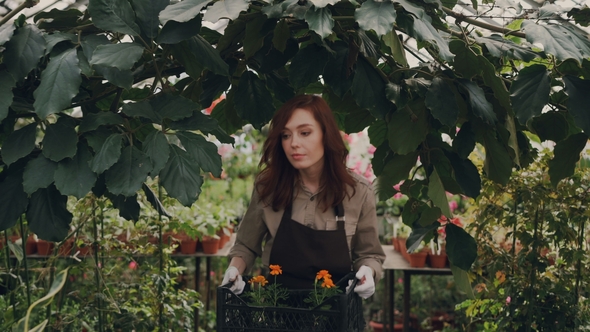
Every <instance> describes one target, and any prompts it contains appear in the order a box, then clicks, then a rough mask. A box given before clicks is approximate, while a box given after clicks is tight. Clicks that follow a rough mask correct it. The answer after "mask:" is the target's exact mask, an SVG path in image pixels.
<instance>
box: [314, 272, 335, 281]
mask: <svg viewBox="0 0 590 332" xmlns="http://www.w3.org/2000/svg"><path fill="white" fill-rule="evenodd" d="M326 278H328V279H330V278H332V275H331V274H330V273H329V272H328V270H320V272H318V274H317V275H316V279H317V280H320V279H326Z"/></svg>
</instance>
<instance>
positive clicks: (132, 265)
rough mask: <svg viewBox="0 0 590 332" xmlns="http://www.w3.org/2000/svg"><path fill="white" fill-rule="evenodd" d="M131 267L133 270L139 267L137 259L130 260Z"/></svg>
mask: <svg viewBox="0 0 590 332" xmlns="http://www.w3.org/2000/svg"><path fill="white" fill-rule="evenodd" d="M129 268H130V269H131V270H136V269H137V263H136V262H135V261H131V262H129Z"/></svg>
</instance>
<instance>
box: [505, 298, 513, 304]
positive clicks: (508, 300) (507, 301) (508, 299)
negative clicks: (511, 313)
mask: <svg viewBox="0 0 590 332" xmlns="http://www.w3.org/2000/svg"><path fill="white" fill-rule="evenodd" d="M510 300H512V299H511V298H510V296H508V297H507V298H506V305H508V304H510Z"/></svg>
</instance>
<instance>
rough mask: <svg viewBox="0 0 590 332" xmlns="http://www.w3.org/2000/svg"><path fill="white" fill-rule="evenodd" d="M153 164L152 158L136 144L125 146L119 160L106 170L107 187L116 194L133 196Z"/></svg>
mask: <svg viewBox="0 0 590 332" xmlns="http://www.w3.org/2000/svg"><path fill="white" fill-rule="evenodd" d="M151 165H152V164H151V160H150V158H148V156H147V155H146V154H145V153H143V152H141V151H140V150H139V149H138V148H136V147H135V146H128V147H126V148H124V149H123V151H122V152H121V158H120V159H119V161H118V162H117V163H116V164H115V165H113V166H112V167H111V168H109V169H108V170H107V171H106V172H105V174H106V184H107V188H108V189H109V191H110V192H111V193H113V194H115V195H123V196H125V197H129V196H133V195H134V194H135V193H136V192H137V190H139V188H140V187H141V184H142V183H144V182H145V180H146V179H147V176H148V174H149V173H150V171H151V170H152V166H151Z"/></svg>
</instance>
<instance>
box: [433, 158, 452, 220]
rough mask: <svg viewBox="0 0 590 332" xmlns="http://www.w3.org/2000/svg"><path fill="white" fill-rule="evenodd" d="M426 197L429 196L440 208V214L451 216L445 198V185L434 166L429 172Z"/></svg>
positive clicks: (447, 201)
mask: <svg viewBox="0 0 590 332" xmlns="http://www.w3.org/2000/svg"><path fill="white" fill-rule="evenodd" d="M428 197H430V199H431V200H432V202H433V203H434V205H435V206H437V207H439V208H440V210H441V212H442V214H444V215H445V216H446V217H447V218H451V209H450V208H449V200H448V199H447V194H446V193H445V187H444V186H443V183H442V181H441V179H440V176H439V175H438V172H437V171H436V167H435V168H434V170H433V171H432V173H430V177H429V178H428Z"/></svg>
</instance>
